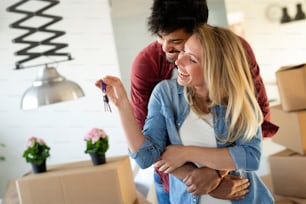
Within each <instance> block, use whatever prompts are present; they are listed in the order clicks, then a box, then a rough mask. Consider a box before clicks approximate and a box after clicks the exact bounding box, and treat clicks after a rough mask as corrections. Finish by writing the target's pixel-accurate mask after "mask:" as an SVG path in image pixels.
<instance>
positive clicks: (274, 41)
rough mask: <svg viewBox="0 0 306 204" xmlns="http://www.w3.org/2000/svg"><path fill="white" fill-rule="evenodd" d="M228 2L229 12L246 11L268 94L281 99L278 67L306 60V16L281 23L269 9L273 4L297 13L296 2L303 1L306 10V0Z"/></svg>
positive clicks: (249, 37)
mask: <svg viewBox="0 0 306 204" xmlns="http://www.w3.org/2000/svg"><path fill="white" fill-rule="evenodd" d="M225 2H226V9H227V12H228V13H232V12H241V13H243V14H244V20H245V21H244V27H245V32H246V39H247V40H248V41H249V43H250V44H251V46H252V48H253V50H254V52H255V55H256V58H257V62H258V63H259V65H260V68H261V75H262V78H263V80H264V82H265V83H266V89H267V92H268V97H269V98H270V99H276V100H279V96H278V89H277V87H276V84H275V83H276V81H275V71H276V70H277V69H279V68H280V67H281V66H284V65H290V64H300V63H306V20H300V21H295V22H290V23H287V24H280V23H279V21H272V20H270V19H269V18H268V17H267V11H268V8H269V7H270V6H275V8H276V7H279V9H281V7H283V6H286V7H287V8H288V10H289V15H290V16H291V17H294V16H295V14H296V9H295V8H296V3H301V4H302V7H303V9H304V12H306V1H305V0H298V1H291V0H284V1H279V0H266V1H253V0H243V1H240V0H238V1H237V0H226V1H225ZM274 11H275V10H274ZM276 13H277V12H276Z"/></svg>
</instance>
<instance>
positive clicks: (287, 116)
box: [270, 105, 306, 154]
mask: <svg viewBox="0 0 306 204" xmlns="http://www.w3.org/2000/svg"><path fill="white" fill-rule="evenodd" d="M270 110H271V121H272V122H273V123H274V124H276V125H278V126H279V130H278V132H277V133H276V134H275V135H274V136H273V137H272V141H273V142H275V143H278V144H280V145H283V146H285V147H286V148H288V149H291V150H292V151H295V152H298V153H300V154H305V153H306V125H305V124H306V110H304V111H298V112H286V111H283V110H282V108H281V106H280V105H276V106H271V107H270Z"/></svg>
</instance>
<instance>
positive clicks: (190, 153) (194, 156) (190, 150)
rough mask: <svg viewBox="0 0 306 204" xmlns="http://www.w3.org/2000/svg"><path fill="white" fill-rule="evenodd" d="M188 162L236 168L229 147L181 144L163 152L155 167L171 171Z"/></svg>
mask: <svg viewBox="0 0 306 204" xmlns="http://www.w3.org/2000/svg"><path fill="white" fill-rule="evenodd" d="M203 155H205V156H203ZM186 162H193V163H197V164H200V165H203V166H206V167H209V168H212V169H220V170H232V169H235V168H236V167H235V163H234V161H233V160H232V157H231V155H230V153H229V150H228V148H207V147H198V146H181V145H169V146H168V147H167V148H166V151H165V152H164V153H163V154H162V156H161V160H160V161H158V162H156V163H155V167H157V168H159V170H160V171H164V172H166V173H171V172H172V171H174V170H175V169H177V168H178V167H180V166H182V165H184V164H185V163H186Z"/></svg>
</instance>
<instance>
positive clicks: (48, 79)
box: [21, 67, 84, 110]
mask: <svg viewBox="0 0 306 204" xmlns="http://www.w3.org/2000/svg"><path fill="white" fill-rule="evenodd" d="M82 96H84V92H83V90H82V89H81V87H80V86H79V85H78V84H76V83H75V82H73V81H69V80H66V79H65V77H63V76H61V75H60V74H59V73H58V72H57V70H56V69H55V68H54V67H44V68H43V69H40V70H39V72H38V75H37V78H36V79H35V81H34V82H33V85H32V87H30V88H29V89H27V90H26V92H25V93H24V94H23V96H22V100H21V108H22V109H23V110H30V109H34V108H38V107H39V106H44V105H49V104H53V103H58V102H63V101H68V100H74V99H77V98H79V97H82Z"/></svg>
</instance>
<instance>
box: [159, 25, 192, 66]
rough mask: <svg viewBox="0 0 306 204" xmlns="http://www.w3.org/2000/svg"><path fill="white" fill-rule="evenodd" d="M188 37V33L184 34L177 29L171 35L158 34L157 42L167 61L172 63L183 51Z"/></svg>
mask: <svg viewBox="0 0 306 204" xmlns="http://www.w3.org/2000/svg"><path fill="white" fill-rule="evenodd" d="M189 37H190V34H189V33H186V32H185V31H184V30H183V29H178V30H176V31H174V32H172V33H167V34H165V33H162V32H161V33H159V34H158V40H157V41H158V42H159V43H160V44H161V45H162V48H163V51H164V52H165V53H166V57H167V60H168V61H169V62H171V63H174V62H175V60H176V59H177V57H178V55H179V53H180V52H181V51H182V50H183V49H184V44H185V42H186V41H187V39H188V38H189Z"/></svg>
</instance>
